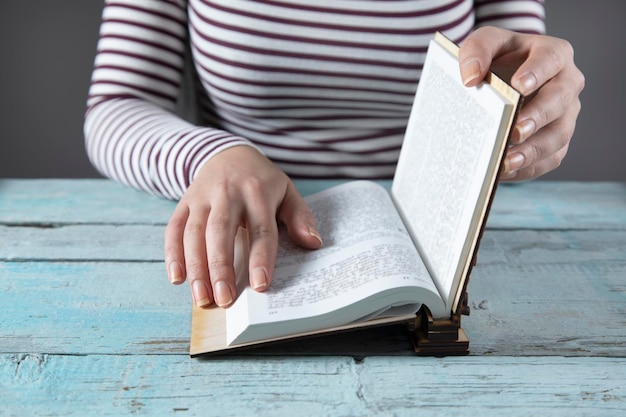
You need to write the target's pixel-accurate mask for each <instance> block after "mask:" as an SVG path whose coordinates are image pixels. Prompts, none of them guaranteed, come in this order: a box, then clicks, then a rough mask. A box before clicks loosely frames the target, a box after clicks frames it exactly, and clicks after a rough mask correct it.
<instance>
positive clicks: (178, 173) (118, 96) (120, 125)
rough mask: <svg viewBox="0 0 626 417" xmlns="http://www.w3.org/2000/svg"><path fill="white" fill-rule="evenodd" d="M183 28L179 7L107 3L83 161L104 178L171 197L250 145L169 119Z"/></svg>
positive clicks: (180, 60) (181, 61) (180, 64)
mask: <svg viewBox="0 0 626 417" xmlns="http://www.w3.org/2000/svg"><path fill="white" fill-rule="evenodd" d="M186 25H187V14H186V10H185V2H184V1H180V2H145V1H136V0H125V1H107V2H106V4H105V8H104V11H103V18H102V25H101V28H100V38H99V42H98V52H97V56H96V60H95V64H94V70H93V74H92V82H91V86H90V90H89V98H88V103H87V104H88V109H87V113H86V115H85V125H84V133H85V146H86V150H87V153H88V156H89V158H90V160H91V161H92V163H93V165H94V166H95V167H96V168H97V169H98V170H99V171H100V172H101V173H102V174H103V175H105V176H107V177H110V178H113V179H115V180H117V181H119V182H122V183H124V184H126V185H129V186H132V187H135V188H138V189H141V190H145V191H148V192H150V193H152V194H156V195H159V196H163V197H167V198H174V199H177V198H180V197H181V196H182V194H183V193H184V192H185V190H186V189H187V188H188V186H189V184H190V183H191V181H192V180H193V178H194V177H195V175H196V172H197V170H198V169H199V167H200V166H201V165H202V164H203V163H205V162H206V161H207V160H208V159H210V158H211V157H212V156H213V155H214V154H216V153H218V152H220V151H222V150H224V149H227V148H228V147H231V146H233V145H238V144H248V142H247V141H245V140H244V139H242V138H240V137H237V136H234V135H231V134H229V133H227V132H224V131H222V130H219V129H211V128H206V127H196V126H193V125H191V124H189V123H187V122H185V121H183V120H182V119H180V118H179V117H177V116H176V115H174V114H173V111H174V109H175V106H176V100H177V99H178V96H179V91H180V86H181V80H182V74H183V65H184V54H185V48H186V43H187V28H186Z"/></svg>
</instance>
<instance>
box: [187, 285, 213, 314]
mask: <svg viewBox="0 0 626 417" xmlns="http://www.w3.org/2000/svg"><path fill="white" fill-rule="evenodd" d="M191 290H192V292H193V299H194V300H195V302H196V306H198V307H206V306H208V305H210V304H211V298H210V296H209V289H208V288H207V286H206V284H205V283H204V281H201V280H199V279H197V280H195V281H194V282H192V283H191Z"/></svg>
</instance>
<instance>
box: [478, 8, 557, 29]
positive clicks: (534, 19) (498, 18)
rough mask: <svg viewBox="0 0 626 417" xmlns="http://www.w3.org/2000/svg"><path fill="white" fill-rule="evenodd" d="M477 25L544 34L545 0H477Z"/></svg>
mask: <svg viewBox="0 0 626 417" xmlns="http://www.w3.org/2000/svg"><path fill="white" fill-rule="evenodd" d="M474 8H475V14H476V26H497V27H500V28H504V29H509V30H513V31H516V32H522V33H532V34H543V33H545V31H546V27H545V8H544V2H543V0H475V1H474Z"/></svg>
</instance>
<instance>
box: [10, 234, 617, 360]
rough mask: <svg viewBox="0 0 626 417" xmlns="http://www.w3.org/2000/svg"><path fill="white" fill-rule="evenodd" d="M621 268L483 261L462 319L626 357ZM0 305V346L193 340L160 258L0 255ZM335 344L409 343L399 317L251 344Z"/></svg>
mask: <svg viewBox="0 0 626 417" xmlns="http://www.w3.org/2000/svg"><path fill="white" fill-rule="evenodd" d="M499 233H504V232H499ZM624 277H626V261H624V260H622V261H619V262H605V261H599V262H596V263H594V262H592V261H590V260H589V259H582V260H581V262H579V263H569V262H564V263H557V262H555V263H549V262H547V261H546V262H543V263H536V264H533V263H530V262H527V263H526V264H525V263H524V262H523V260H520V262H516V263H511V264H509V263H492V264H487V265H480V264H479V266H478V267H477V268H476V270H475V274H474V276H473V277H472V278H471V281H470V286H469V301H470V306H471V315H470V316H469V317H464V319H463V327H464V328H465V330H466V331H467V333H468V334H469V336H470V341H471V342H470V349H471V354H472V355H498V356H511V355H530V356H534V355H539V356H541V355H554V356H612V357H626V331H625V329H626V320H625V317H626V282H625V280H624ZM0 305H1V306H2V315H1V316H0V330H1V331H0V353H57V354H76V355H82V354H93V353H100V354H120V353H124V354H171V353H177V354H181V355H186V354H187V352H188V347H189V332H190V310H191V306H190V295H189V290H188V288H187V285H186V284H185V285H182V286H172V285H170V284H169V283H168V282H167V279H166V276H165V270H164V267H163V265H162V264H161V262H69V263H66V262H0ZM330 353H335V354H339V353H341V354H347V355H356V356H367V355H373V354H377V355H410V354H411V351H410V345H409V341H408V338H407V335H406V333H405V332H404V330H403V329H399V330H389V331H387V330H385V331H382V330H380V331H376V332H374V331H372V332H370V331H368V332H366V333H361V334H359V335H358V337H355V336H354V335H343V336H340V337H330V338H325V339H310V340H306V341H296V342H293V343H289V344H285V345H281V346H271V347H269V348H267V349H265V350H263V349H262V350H256V351H251V352H248V353H246V354H249V355H253V356H254V355H258V354H263V355H266V354H300V355H319V354H330Z"/></svg>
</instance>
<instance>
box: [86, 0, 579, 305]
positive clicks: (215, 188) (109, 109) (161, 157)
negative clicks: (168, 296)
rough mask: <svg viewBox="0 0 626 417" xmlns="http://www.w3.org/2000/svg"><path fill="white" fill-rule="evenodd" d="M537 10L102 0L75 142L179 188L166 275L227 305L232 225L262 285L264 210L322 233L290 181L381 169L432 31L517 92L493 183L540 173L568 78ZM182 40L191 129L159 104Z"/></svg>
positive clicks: (561, 44)
mask: <svg viewBox="0 0 626 417" xmlns="http://www.w3.org/2000/svg"><path fill="white" fill-rule="evenodd" d="M543 16H544V10H543V2H542V1H539V0H519V1H505V0H500V1H494V0H485V1H480V0H476V1H469V0H456V1H452V0H451V1H434V0H388V1H382V0H319V1H315V2H309V1H306V0H258V1H255V0H188V1H185V0H178V1H174V0H173V1H145V0H144V1H142V0H117V1H115V0H109V1H107V2H106V4H105V8H104V12H103V21H102V26H101V32H100V33H101V34H100V40H99V43H98V53H97V57H96V61H95V67H94V72H93V77H92V84H91V89H90V95H89V100H88V110H87V114H86V120H85V135H86V146H87V151H88V154H89V156H90V158H91V161H92V162H93V164H94V165H95V166H96V168H97V169H98V170H100V172H102V173H103V174H104V175H106V176H109V177H111V178H113V179H115V180H118V181H120V182H122V183H124V184H127V185H130V186H133V187H136V188H139V189H143V190H145V191H147V192H150V193H153V194H157V195H160V196H163V197H167V198H172V199H180V201H179V203H178V205H177V207H176V209H175V211H174V213H173V215H172V217H171V219H170V221H169V224H168V226H167V229H166V234H165V262H166V268H167V271H168V277H169V280H170V281H171V282H172V283H174V284H180V283H182V282H184V281H185V280H188V281H189V282H190V285H191V288H192V294H193V298H194V301H195V303H196V304H197V305H198V306H200V307H205V306H208V305H211V304H213V303H214V302H215V303H216V304H217V305H219V306H222V307H227V306H229V305H230V304H231V303H232V302H233V300H234V299H235V298H236V296H237V294H236V288H235V285H234V271H233V266H232V264H233V241H234V235H235V231H236V230H237V228H238V227H239V226H240V225H245V226H246V228H247V230H248V233H249V237H250V242H251V249H250V261H249V268H250V285H251V286H252V287H253V288H254V289H256V290H258V291H264V290H265V289H267V288H268V287H269V285H270V283H271V278H272V271H273V265H274V259H275V256H276V249H277V235H278V234H277V219H278V221H280V222H282V223H284V224H285V225H286V227H287V229H288V231H289V234H290V236H291V237H292V239H294V241H295V242H296V243H298V244H299V245H301V246H303V247H306V248H311V249H314V248H317V247H319V246H320V245H321V244H322V240H321V237H320V236H319V233H318V232H317V229H316V226H315V220H314V218H313V216H312V215H311V213H310V211H309V209H308V208H307V206H306V204H305V203H304V202H303V200H302V198H301V197H300V195H299V194H298V192H297V191H296V189H295V187H294V186H293V184H292V182H291V180H290V177H300V178H302V177H315V178H324V177H327V178H328V177H345V178H391V177H392V176H393V171H394V167H395V164H396V162H397V157H398V153H399V149H400V145H401V141H402V136H403V133H404V129H405V127H406V121H407V118H408V114H409V110H410V107H411V101H412V98H413V95H414V93H415V89H416V87H417V83H418V80H419V74H420V69H421V66H422V64H423V60H424V55H425V52H426V46H427V43H428V41H429V40H430V39H431V38H432V36H433V34H434V32H435V31H442V32H444V33H445V34H446V35H447V36H448V37H449V38H451V39H452V40H454V41H456V42H458V43H461V51H460V69H459V70H460V72H461V76H462V79H463V80H464V83H465V84H466V85H467V86H473V85H476V84H477V83H479V82H480V81H481V80H482V79H483V78H484V77H485V75H486V73H487V70H488V69H489V68H490V67H491V66H493V67H498V68H501V69H503V70H505V71H506V70H508V71H509V72H510V73H512V77H511V80H510V81H511V84H512V85H513V86H514V87H516V88H517V89H518V90H519V91H520V92H521V93H522V94H523V95H525V96H527V97H531V98H530V99H527V100H526V104H525V106H524V107H523V109H522V110H521V112H520V114H519V116H518V119H517V120H518V121H517V124H516V126H515V128H514V133H513V137H512V142H513V146H512V147H511V148H509V150H508V153H507V157H506V159H505V173H504V175H503V177H502V178H503V179H505V180H526V179H530V178H535V177H537V176H540V175H542V174H544V173H546V172H549V171H551V170H552V169H554V168H556V167H557V166H558V165H559V164H560V162H561V160H562V159H563V157H564V156H565V154H566V152H567V148H568V145H569V141H570V139H571V137H572V134H573V131H574V126H575V122H576V118H577V116H578V113H579V111H580V101H579V94H580V92H581V90H582V88H583V86H584V78H583V76H582V74H581V73H580V71H579V70H578V69H577V68H576V66H575V64H574V61H573V51H572V48H571V46H570V45H569V43H567V42H566V41H564V40H560V39H556V38H552V37H548V36H544V35H542V33H543V32H544V23H543ZM479 27H480V28H479ZM498 27H499V28H498ZM477 28H479V29H477ZM476 29H477V30H476ZM188 50H189V51H190V57H191V61H192V64H193V70H194V72H195V74H196V76H197V79H198V83H197V85H196V87H197V89H196V91H197V93H198V96H199V106H198V109H199V121H198V123H197V124H190V123H188V122H186V121H184V120H182V119H181V118H179V117H178V116H176V115H174V113H173V112H174V110H175V106H176V100H177V98H178V97H179V91H180V89H181V80H182V74H183V70H184V63H185V56H186V54H185V52H186V51H188Z"/></svg>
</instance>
